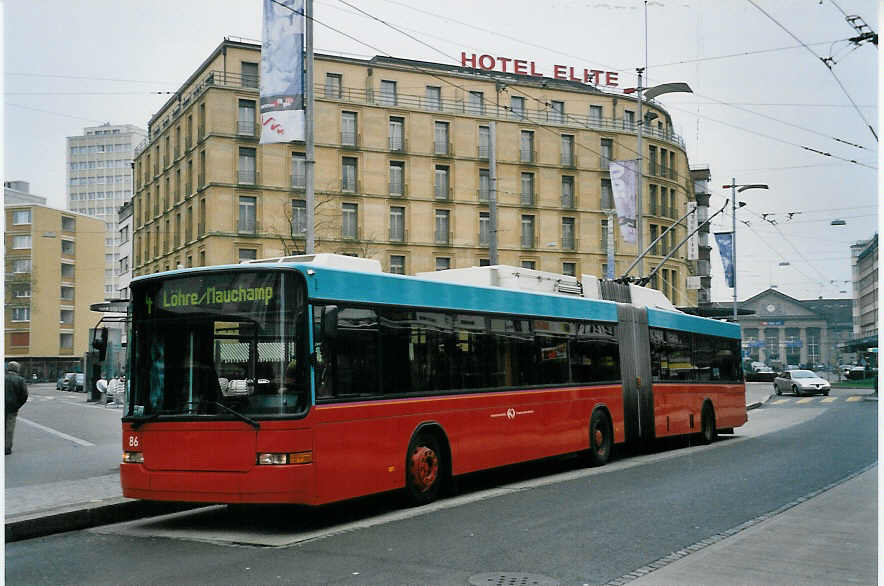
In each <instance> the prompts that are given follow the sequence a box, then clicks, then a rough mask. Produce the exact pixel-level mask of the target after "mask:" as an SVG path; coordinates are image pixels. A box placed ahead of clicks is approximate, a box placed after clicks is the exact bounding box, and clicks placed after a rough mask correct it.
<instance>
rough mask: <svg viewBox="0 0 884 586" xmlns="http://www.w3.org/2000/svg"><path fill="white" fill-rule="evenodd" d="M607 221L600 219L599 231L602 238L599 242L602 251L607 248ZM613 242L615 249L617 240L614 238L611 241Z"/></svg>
mask: <svg viewBox="0 0 884 586" xmlns="http://www.w3.org/2000/svg"><path fill="white" fill-rule="evenodd" d="M608 222H609V220H602V221H601V231H600V233H601V236H602V240H601V243H600V244H601V248H602V250H604V251H607V250H608ZM613 244H614V248H615V249H616V248H617V240H616V239H615V240H614V241H613Z"/></svg>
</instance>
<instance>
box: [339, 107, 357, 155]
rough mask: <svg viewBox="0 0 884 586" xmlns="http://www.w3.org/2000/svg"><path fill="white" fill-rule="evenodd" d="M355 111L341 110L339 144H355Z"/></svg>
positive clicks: (351, 145) (352, 145) (353, 145)
mask: <svg viewBox="0 0 884 586" xmlns="http://www.w3.org/2000/svg"><path fill="white" fill-rule="evenodd" d="M356 122H357V120H356V112H341V146H350V147H355V146H356V137H357V134H356V133H357V125H356Z"/></svg>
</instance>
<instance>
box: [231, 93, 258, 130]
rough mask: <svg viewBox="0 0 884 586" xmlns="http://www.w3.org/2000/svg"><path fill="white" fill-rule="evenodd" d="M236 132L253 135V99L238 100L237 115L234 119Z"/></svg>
mask: <svg viewBox="0 0 884 586" xmlns="http://www.w3.org/2000/svg"><path fill="white" fill-rule="evenodd" d="M236 129H237V132H239V134H241V135H245V136H254V135H255V101H254V100H240V101H239V115H238V117H237V121H236Z"/></svg>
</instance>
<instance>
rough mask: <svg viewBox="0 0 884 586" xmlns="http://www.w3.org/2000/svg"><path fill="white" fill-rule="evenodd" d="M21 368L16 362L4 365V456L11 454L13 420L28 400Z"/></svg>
mask: <svg viewBox="0 0 884 586" xmlns="http://www.w3.org/2000/svg"><path fill="white" fill-rule="evenodd" d="M20 370H21V366H19V364H18V362H10V363H9V364H7V365H6V378H5V380H4V384H5V387H6V455H7V456H8V455H9V454H11V453H12V436H13V434H14V433H15V419H16V417H18V410H19V409H21V406H22V405H24V404H25V402H26V401H27V400H28V385H27V383H25V379H24V378H22V376H21V375H19V371H20Z"/></svg>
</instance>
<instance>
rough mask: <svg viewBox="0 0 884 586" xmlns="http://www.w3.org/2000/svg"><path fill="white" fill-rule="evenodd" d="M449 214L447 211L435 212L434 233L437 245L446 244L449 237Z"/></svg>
mask: <svg viewBox="0 0 884 586" xmlns="http://www.w3.org/2000/svg"><path fill="white" fill-rule="evenodd" d="M450 215H451V212H450V211H449V210H436V232H435V240H436V243H437V244H448V243H449V240H450V238H451V235H450V232H449V230H450V223H449V219H450Z"/></svg>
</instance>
